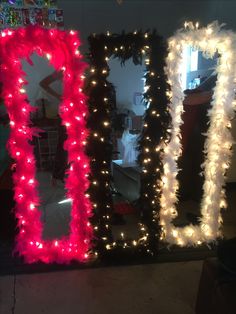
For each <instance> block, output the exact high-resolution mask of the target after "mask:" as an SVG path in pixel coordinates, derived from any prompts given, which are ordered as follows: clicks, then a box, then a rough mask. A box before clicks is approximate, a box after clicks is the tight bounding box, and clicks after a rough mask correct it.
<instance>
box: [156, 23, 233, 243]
mask: <svg viewBox="0 0 236 314" xmlns="http://www.w3.org/2000/svg"><path fill="white" fill-rule="evenodd" d="M188 26H189V28H188V30H186V31H183V30H181V31H178V32H177V34H176V35H175V36H174V37H172V38H170V39H169V54H168V57H167V75H168V78H169V81H170V84H171V87H172V95H170V96H172V102H171V103H170V112H171V116H172V136H171V140H170V142H169V143H168V144H167V145H166V147H165V150H164V154H163V159H162V161H163V168H164V174H163V176H162V183H161V190H162V195H161V199H160V203H161V212H160V222H161V225H162V228H163V237H164V238H165V240H166V241H167V242H169V243H170V244H177V245H179V246H186V245H200V244H201V243H203V242H211V241H214V240H215V239H216V238H217V237H219V236H220V234H221V233H220V226H221V223H222V218H221V214H220V210H221V208H222V207H225V206H226V202H225V192H224V189H223V186H224V183H225V172H226V169H227V168H228V166H229V162H230V156H231V151H230V148H231V146H232V142H233V140H232V136H231V133H230V130H229V129H230V120H231V119H232V117H233V107H234V106H235V101H234V79H235V58H234V53H233V51H234V42H235V35H234V34H233V33H232V32H230V31H223V30H222V29H220V26H219V25H218V24H217V22H215V23H213V24H211V25H208V26H207V27H206V28H200V29H197V28H198V27H196V28H194V27H193V24H191V23H190V24H188ZM187 45H192V46H193V47H195V48H196V49H198V50H200V51H202V52H203V53H204V54H205V56H207V57H213V56H214V54H215V53H216V52H217V51H218V52H219V54H220V57H219V60H218V64H217V67H216V74H217V83H216V87H215V89H214V94H213V98H212V103H211V105H212V109H211V110H210V111H209V113H208V114H209V117H210V127H209V129H208V132H207V137H206V142H205V148H204V153H205V155H206V159H205V162H204V176H205V182H204V185H203V189H204V194H203V199H202V201H201V214H202V219H201V221H200V226H194V225H189V226H186V227H183V228H177V227H175V226H174V225H173V224H172V220H173V219H174V218H175V217H176V215H177V210H176V206H175V203H176V202H177V195H176V193H177V190H178V181H177V179H176V176H177V173H178V168H177V160H178V158H179V156H180V155H181V151H182V150H181V143H180V126H181V124H182V123H183V121H182V120H181V115H182V113H183V99H184V94H183V92H182V90H181V77H180V73H181V70H180V68H181V64H182V62H183V60H182V51H183V50H184V47H186V46H187Z"/></svg>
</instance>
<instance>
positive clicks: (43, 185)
mask: <svg viewBox="0 0 236 314" xmlns="http://www.w3.org/2000/svg"><path fill="white" fill-rule="evenodd" d="M31 59H32V61H33V64H34V65H33V66H31V65H29V64H28V63H26V62H24V61H23V70H24V71H25V73H26V79H27V81H28V85H26V90H27V95H28V99H29V101H30V103H31V105H32V106H35V107H36V108H37V110H36V111H35V112H34V113H33V114H32V116H31V122H32V125H33V126H34V127H37V128H38V129H40V131H39V136H38V137H34V138H33V143H32V144H33V145H34V153H35V159H36V166H37V176H36V179H37V181H38V183H39V186H38V190H39V196H40V199H41V205H40V208H39V209H40V210H41V211H42V216H41V217H42V222H43V225H44V228H43V235H42V236H43V239H45V240H47V239H48V240H49V239H53V238H57V239H58V238H61V237H63V236H66V235H68V234H69V223H70V213H71V202H70V200H68V199H66V191H65V178H66V170H67V168H68V164H67V152H66V151H65V150H64V149H63V144H64V141H65V140H66V138H67V135H66V129H65V127H64V126H62V124H61V119H60V117H59V111H58V109H59V104H60V97H61V96H62V93H63V91H62V73H60V72H55V70H54V69H53V68H52V67H51V66H50V65H49V63H48V61H47V59H43V58H41V57H39V56H37V55H33V56H32V58H31Z"/></svg>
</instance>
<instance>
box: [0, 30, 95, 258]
mask: <svg viewBox="0 0 236 314" xmlns="http://www.w3.org/2000/svg"><path fill="white" fill-rule="evenodd" d="M79 45H80V40H79V38H78V36H77V33H76V32H74V31H68V32H66V31H61V30H56V29H51V30H48V29H43V28H40V27H33V26H29V27H27V28H19V29H17V30H4V31H2V32H1V35H0V58H1V62H2V64H1V75H2V77H3V97H4V103H5V105H6V107H7V111H8V114H9V117H10V127H11V133H10V138H9V141H8V146H9V151H10V154H11V157H12V158H13V159H14V160H15V162H16V169H15V173H14V175H13V179H14V190H15V196H14V197H15V201H16V209H15V215H16V217H17V219H18V227H19V233H18V235H17V237H16V248H15V250H16V252H17V253H19V254H20V255H21V256H23V257H24V261H25V262H26V263H33V262H36V261H42V262H44V263H52V262H58V263H69V262H70V261H71V260H77V261H85V260H87V258H88V251H89V249H90V248H91V239H92V234H93V233H92V226H91V225H90V222H89V217H90V216H91V214H92V211H91V208H92V207H91V204H90V201H89V199H88V197H87V195H86V190H87V189H88V187H89V182H88V179H87V176H88V173H89V168H90V167H89V159H88V157H87V156H86V155H85V153H84V149H85V144H86V138H87V136H88V130H87V129H86V122H85V116H86V114H87V105H86V97H85V95H84V94H83V92H82V87H83V75H82V74H83V71H84V70H85V67H86V64H85V63H84V62H83V61H82V56H81V55H80V53H79V51H78V46H79ZM34 52H35V53H37V54H38V55H39V56H41V57H45V56H46V57H47V58H48V60H49V62H50V64H51V65H52V66H54V68H55V69H56V70H57V71H63V97H62V102H61V104H60V117H61V119H62V123H63V125H65V127H66V129H67V136H68V137H67V140H66V142H65V149H66V150H67V151H68V162H69V164H70V169H69V170H68V177H67V179H66V183H65V186H66V189H67V191H68V192H67V197H69V198H71V199H72V205H71V206H72V210H71V222H70V234H69V236H68V237H63V238H60V239H54V240H52V241H51V240H50V241H48V240H43V239H42V228H43V225H42V222H41V221H40V219H41V213H40V211H39V210H38V209H37V207H38V206H39V204H40V199H39V195H38V191H37V185H38V182H37V181H36V179H35V174H36V167H35V159H34V153H33V146H32V145H31V143H30V141H31V140H32V137H33V135H36V134H37V130H36V129H35V128H33V127H31V126H30V113H31V112H32V111H33V110H34V108H33V107H32V106H30V104H29V103H28V101H27V95H26V94H25V90H24V85H25V84H26V83H27V81H26V80H25V78H24V76H25V73H24V72H23V71H22V65H21V59H26V60H28V61H29V62H30V61H31V60H30V56H31V54H32V53H34Z"/></svg>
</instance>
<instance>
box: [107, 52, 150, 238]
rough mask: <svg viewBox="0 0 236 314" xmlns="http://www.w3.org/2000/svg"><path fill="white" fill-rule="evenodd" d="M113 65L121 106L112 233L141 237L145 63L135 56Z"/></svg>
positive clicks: (117, 117)
mask: <svg viewBox="0 0 236 314" xmlns="http://www.w3.org/2000/svg"><path fill="white" fill-rule="evenodd" d="M109 67H110V70H111V71H110V75H109V77H108V81H109V82H111V83H112V84H113V86H114V88H115V101H116V108H117V111H116V115H115V116H114V117H113V131H112V139H113V158H112V159H113V160H112V175H113V179H114V181H113V183H112V196H113V202H114V213H113V217H112V232H113V237H114V240H122V239H123V238H126V239H137V238H139V236H140V235H139V228H138V223H139V221H140V212H139V205H138V199H139V190H140V173H141V169H140V166H139V165H138V164H137V155H138V151H137V144H138V138H139V135H140V133H141V130H142V117H143V115H144V113H145V106H144V105H143V103H142V93H143V92H144V91H143V89H144V81H143V79H142V78H143V76H144V73H145V66H144V65H134V63H133V61H132V59H130V60H128V61H126V63H125V65H124V66H121V64H120V62H119V60H118V59H112V58H111V59H110V61H109Z"/></svg>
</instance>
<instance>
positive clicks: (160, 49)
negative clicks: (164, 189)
mask: <svg viewBox="0 0 236 314" xmlns="http://www.w3.org/2000/svg"><path fill="white" fill-rule="evenodd" d="M88 41H89V54H88V59H89V63H90V73H89V75H88V79H87V84H86V85H87V94H88V98H89V99H88V104H89V112H90V114H89V117H88V123H87V126H88V129H89V130H90V137H89V138H88V145H87V154H88V156H89V157H90V160H91V175H90V181H91V185H90V188H89V191H88V193H89V197H90V200H91V202H92V204H93V207H94V216H93V217H92V220H91V221H92V224H93V227H94V232H95V250H96V254H97V255H98V254H99V255H101V256H104V255H106V256H107V255H110V254H113V253H114V252H115V253H117V256H122V254H127V252H130V253H131V254H133V253H135V252H136V253H137V252H138V254H141V255H145V256H146V255H148V256H150V255H154V254H156V253H157V252H158V243H159V237H160V227H159V197H160V186H159V184H160V179H161V173H162V163H161V154H162V152H163V147H164V143H165V142H167V141H168V139H169V137H170V134H169V130H168V127H169V123H170V114H169V112H168V108H167V105H168V103H169V85H168V83H167V77H166V74H165V71H164V67H165V58H166V55H167V47H166V42H165V41H164V39H163V38H162V37H161V36H159V35H158V34H157V33H156V31H155V30H154V31H153V32H148V31H147V32H144V33H143V32H142V31H135V32H132V33H127V34H125V33H124V32H123V33H122V34H120V35H119V34H113V35H111V34H110V33H109V32H107V34H100V35H96V34H92V35H91V36H90V37H89V38H88ZM111 57H114V58H117V59H118V60H119V61H120V62H121V65H124V64H125V61H127V60H128V59H132V60H133V62H134V64H135V65H137V64H142V61H144V62H145V65H146V74H145V80H146V83H145V85H146V87H145V93H144V94H143V101H144V104H145V105H146V107H147V110H146V113H145V116H144V126H143V130H142V134H141V137H140V139H139V148H138V150H139V157H138V163H139V165H140V167H141V168H142V173H141V189H140V199H139V204H140V207H141V221H140V223H139V233H140V236H139V238H138V239H126V238H125V236H123V237H121V239H120V240H117V241H114V240H113V237H112V228H111V213H112V212H113V201H112V194H111V189H110V183H111V180H112V174H111V162H112V144H111V132H112V115H113V113H114V112H115V110H116V108H115V107H114V106H112V101H111V99H110V94H111V90H112V84H111V83H110V82H109V81H108V80H107V78H108V76H109V71H110V68H109V65H108V60H109V58H111Z"/></svg>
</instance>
